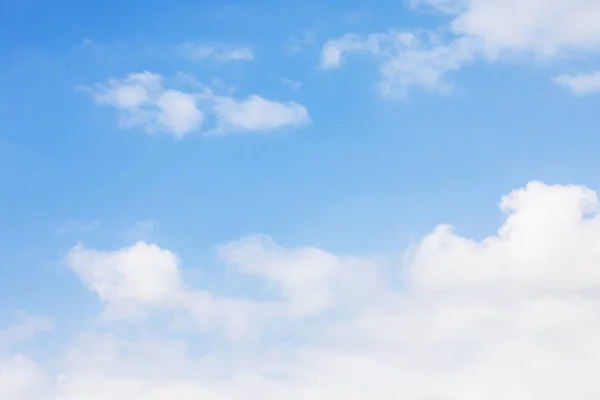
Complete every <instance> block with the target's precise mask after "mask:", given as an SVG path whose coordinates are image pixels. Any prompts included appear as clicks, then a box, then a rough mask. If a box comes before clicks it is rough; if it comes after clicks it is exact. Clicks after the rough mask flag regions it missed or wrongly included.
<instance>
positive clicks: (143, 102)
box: [88, 71, 310, 138]
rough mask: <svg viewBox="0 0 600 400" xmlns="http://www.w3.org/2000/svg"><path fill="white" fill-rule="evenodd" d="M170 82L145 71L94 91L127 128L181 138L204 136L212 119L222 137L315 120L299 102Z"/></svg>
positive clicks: (109, 82) (114, 81)
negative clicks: (241, 96)
mask: <svg viewBox="0 0 600 400" xmlns="http://www.w3.org/2000/svg"><path fill="white" fill-rule="evenodd" d="M164 82H165V79H164V77H163V76H162V75H160V74H157V73H151V72H148V71H144V72H139V73H131V74H129V75H128V76H127V77H126V78H124V79H110V80H108V82H106V83H103V84H98V85H96V86H95V87H93V88H88V90H89V91H91V92H92V94H93V96H94V98H95V99H96V101H97V102H98V103H99V104H104V105H109V106H112V107H114V108H116V109H117V110H118V111H119V118H120V125H121V126H122V127H126V128H141V129H143V130H145V131H147V132H148V133H157V132H165V133H168V134H171V135H173V136H174V137H176V138H181V137H183V136H185V135H187V134H189V133H191V132H194V131H200V130H201V129H202V128H203V125H205V124H204V122H205V120H206V119H207V118H208V117H212V118H214V119H216V120H217V122H216V124H213V125H214V126H212V127H210V128H209V129H208V130H209V131H211V132H214V133H218V134H225V133H230V132H233V131H267V130H275V129H279V128H283V127H295V126H300V125H302V124H305V123H308V122H309V121H310V117H309V115H308V111H307V110H306V108H305V107H304V106H302V105H301V104H298V103H295V102H287V103H281V102H277V101H271V100H267V99H264V98H262V97H260V96H257V95H251V96H249V97H248V98H246V99H245V100H236V99H234V98H231V97H228V96H219V95H216V94H214V93H213V91H212V90H210V89H208V88H204V89H203V90H202V91H200V92H191V91H190V92H188V91H182V90H178V89H170V88H166V87H165V85H164Z"/></svg>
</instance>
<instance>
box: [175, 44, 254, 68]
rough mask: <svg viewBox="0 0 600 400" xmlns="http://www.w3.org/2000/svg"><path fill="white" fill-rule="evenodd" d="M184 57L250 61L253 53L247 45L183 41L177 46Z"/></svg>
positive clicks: (252, 58) (221, 60) (218, 60)
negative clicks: (237, 45)
mask: <svg viewBox="0 0 600 400" xmlns="http://www.w3.org/2000/svg"><path fill="white" fill-rule="evenodd" d="M178 49H179V51H180V52H181V54H183V55H184V56H185V57H187V58H189V59H191V60H193V61H199V60H204V59H212V60H215V61H217V62H220V63H228V62H234V61H252V60H254V54H253V53H252V50H250V49H249V48H247V47H234V46H230V45H226V44H223V43H217V44H215V43H212V44H209V43H192V42H188V43H183V44H181V45H180V46H179V47H178Z"/></svg>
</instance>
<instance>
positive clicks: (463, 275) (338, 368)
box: [0, 182, 600, 400]
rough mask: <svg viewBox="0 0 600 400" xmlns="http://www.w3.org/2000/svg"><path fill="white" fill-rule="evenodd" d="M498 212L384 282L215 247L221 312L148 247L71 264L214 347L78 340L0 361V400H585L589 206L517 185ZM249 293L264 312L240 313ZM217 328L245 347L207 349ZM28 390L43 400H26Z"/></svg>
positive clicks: (375, 276) (421, 251)
mask: <svg viewBox="0 0 600 400" xmlns="http://www.w3.org/2000/svg"><path fill="white" fill-rule="evenodd" d="M500 208H501V210H502V211H503V212H504V213H505V214H506V219H505V221H504V223H503V224H502V225H501V226H500V227H499V229H498V232H497V233H496V234H494V235H491V236H489V237H487V238H484V239H482V240H473V239H470V238H467V237H463V236H460V235H458V234H456V233H454V232H453V230H452V229H451V228H450V227H448V226H446V225H441V226H439V227H437V228H436V229H435V230H434V231H433V232H432V233H431V234H429V235H427V236H425V237H424V238H423V239H422V240H420V241H419V242H418V244H417V245H416V246H415V247H414V248H413V249H412V250H411V251H410V253H408V254H407V256H406V257H405V258H404V262H403V264H402V265H396V266H395V268H394V270H389V269H388V264H387V263H385V262H382V261H380V260H379V259H372V258H357V257H349V256H345V255H335V254H331V253H328V252H325V251H323V250H320V249H317V248H313V247H297V248H285V247H282V246H280V245H277V244H276V243H275V242H274V241H273V240H272V239H270V238H268V237H264V236H253V237H248V238H244V239H242V240H239V241H234V242H231V243H227V244H224V245H222V246H219V247H218V249H217V253H218V255H219V257H220V258H221V259H222V260H223V262H224V263H225V264H226V265H227V266H228V268H230V270H231V272H232V273H233V275H232V276H235V277H238V278H240V279H242V278H244V279H245V278H247V277H249V278H251V279H249V280H248V281H245V283H246V286H245V291H244V293H243V294H239V295H238V297H233V296H232V295H228V294H226V293H220V294H219V293H217V292H216V291H215V290H202V289H198V288H192V287H189V286H187V285H186V284H185V282H183V281H182V276H183V275H182V274H181V273H180V272H178V271H179V262H178V259H177V256H175V254H174V253H172V252H170V251H168V250H165V249H160V248H159V247H158V246H154V245H148V244H144V243H138V244H136V245H134V246H132V247H130V248H127V249H123V250H120V251H98V250H89V249H86V248H84V247H81V246H79V247H76V248H75V249H73V250H72V252H71V255H70V258H69V260H70V261H69V262H70V265H71V268H72V269H73V270H74V271H75V272H76V273H77V274H78V275H79V276H80V277H81V278H82V279H83V282H84V283H85V285H86V286H87V287H88V288H90V289H91V290H93V291H94V292H95V293H97V294H98V296H99V298H100V299H101V300H102V301H103V302H107V301H108V302H117V301H120V300H122V299H128V300H134V301H136V302H138V303H144V304H145V305H147V306H148V307H150V308H151V310H150V311H152V310H156V309H165V308H168V307H172V306H171V304H172V303H171V299H172V298H174V297H178V296H174V295H175V294H179V295H181V294H185V296H182V297H181V299H182V300H180V303H178V304H177V305H176V306H173V307H175V308H177V307H178V310H179V311H181V310H183V309H184V308H185V309H186V310H187V312H188V313H190V314H193V315H194V316H196V317H199V316H202V315H204V316H205V317H206V318H205V319H200V320H198V321H196V322H200V323H201V325H206V326H211V327H212V332H213V333H215V334H216V335H214V336H212V338H210V339H209V338H208V337H206V336H201V337H198V336H197V335H196V334H190V335H183V336H181V335H177V336H176V337H178V339H175V336H171V334H170V333H169V332H168V331H167V330H165V331H161V330H158V331H156V325H152V324H150V325H146V324H145V323H143V322H140V323H139V324H138V325H137V327H138V328H139V332H138V333H137V334H133V335H132V333H131V332H129V333H128V334H127V337H122V336H120V335H119V334H118V332H120V331H119V330H115V331H114V333H112V334H111V333H106V330H108V331H109V332H110V327H105V328H104V331H105V333H102V334H89V333H85V332H84V333H82V334H81V335H80V337H79V338H78V339H77V340H75V341H73V342H72V343H71V344H70V345H69V348H68V351H67V352H66V353H65V355H64V357H59V359H58V360H55V361H56V362H53V363H51V364H48V363H43V362H38V363H35V362H33V361H30V360H28V359H26V358H23V357H21V358H14V357H13V358H6V359H4V360H0V396H1V397H2V398H3V399H4V398H6V399H8V400H33V399H36V400H75V399H81V398H86V399H90V400H132V399H133V400H138V399H139V400H141V399H150V400H166V399H172V398H177V399H181V400H188V399H189V400H191V399H197V398H203V399H208V400H225V399H236V400H246V399H248V400H249V399H256V398H261V399H265V400H275V399H281V398H286V399H291V400H300V399H307V398H309V399H331V398H343V399H348V400H359V399H365V398H375V399H381V400H387V399H390V400H391V399H397V398H398V397H402V398H403V399H407V400H429V399H431V400H433V399H435V400H463V399H485V400H505V399H544V400H562V399H565V398H574V399H590V400H591V399H595V398H598V396H600V382H599V381H598V379H597V376H596V375H597V374H596V370H597V366H598V365H600V339H599V338H600V322H599V321H600V320H599V319H598V316H599V315H600V273H599V271H600V270H599V268H600V246H598V243H600V203H599V201H598V198H597V195H596V193H595V192H594V191H592V190H590V189H588V188H585V187H581V186H558V185H557V186H549V185H544V184H542V183H539V182H532V183H530V184H529V185H527V186H526V187H525V188H522V189H519V190H516V191H514V192H512V193H510V194H508V195H507V196H505V197H503V198H502V201H501V203H500ZM393 276H396V277H398V279H393ZM255 278H256V279H255ZM207 286H209V285H207ZM265 289H266V290H268V291H269V293H271V294H274V295H275V297H274V298H273V297H269V296H267V297H268V298H267V299H264V298H263V299H258V298H257V297H256V296H255V295H256V293H257V292H261V293H262V291H263V290H265ZM115 304H116V303H115ZM175 308H173V309H175ZM179 311H177V312H179ZM225 321H229V322H228V323H225ZM237 323H240V324H239V325H236V324H237ZM232 327H237V328H238V329H237V331H236V333H237V334H238V335H248V334H249V333H250V332H251V331H254V332H255V333H256V332H257V335H258V338H259V340H256V341H249V342H248V341H245V342H241V343H240V342H236V341H235V340H234V339H237V338H239V337H236V336H235V335H231V334H222V333H231V330H232ZM150 332H154V333H150ZM44 382H46V383H44ZM47 382H55V383H54V384H52V385H47ZM38 387H44V388H45V392H44V395H40V393H39V392H38V393H31V394H27V392H28V391H29V390H32V389H35V388H38Z"/></svg>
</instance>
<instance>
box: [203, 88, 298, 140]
mask: <svg viewBox="0 0 600 400" xmlns="http://www.w3.org/2000/svg"><path fill="white" fill-rule="evenodd" d="M214 112H215V114H216V116H217V119H218V120H219V126H220V129H225V130H226V131H227V130H247V131H267V130H272V129H278V128H282V127H285V126H300V125H303V124H306V123H308V122H309V121H310V117H309V116H308V111H307V110H306V107H304V106H303V105H301V104H298V103H296V102H293V101H292V102H288V103H280V102H276V101H270V100H266V99H264V98H262V97H260V96H256V95H252V96H249V97H248V98H247V99H245V100H241V101H237V100H235V99H233V98H231V97H217V98H216V99H215V104H214Z"/></svg>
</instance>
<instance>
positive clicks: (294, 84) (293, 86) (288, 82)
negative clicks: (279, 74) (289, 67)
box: [281, 78, 303, 91]
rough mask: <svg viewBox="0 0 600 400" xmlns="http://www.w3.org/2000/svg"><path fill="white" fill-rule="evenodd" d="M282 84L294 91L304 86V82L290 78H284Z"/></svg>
mask: <svg viewBox="0 0 600 400" xmlns="http://www.w3.org/2000/svg"><path fill="white" fill-rule="evenodd" d="M281 82H283V83H284V84H285V85H287V86H288V87H289V88H290V89H292V90H293V91H296V90H298V89H300V88H301V87H302V85H303V83H302V82H300V81H295V80H293V79H289V78H283V79H281Z"/></svg>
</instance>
